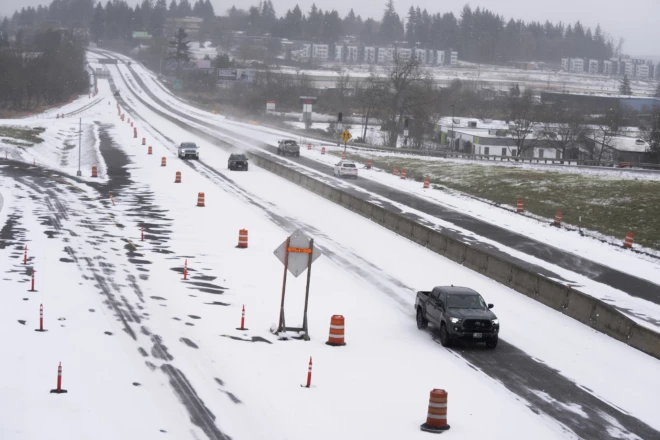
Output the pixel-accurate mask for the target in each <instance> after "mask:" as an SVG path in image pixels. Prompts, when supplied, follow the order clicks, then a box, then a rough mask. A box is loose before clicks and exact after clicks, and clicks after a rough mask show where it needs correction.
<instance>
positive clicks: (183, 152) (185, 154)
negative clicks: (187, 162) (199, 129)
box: [178, 142, 199, 160]
mask: <svg viewBox="0 0 660 440" xmlns="http://www.w3.org/2000/svg"><path fill="white" fill-rule="evenodd" d="M178 153H179V157H180V158H181V159H188V158H189V157H192V158H193V159H197V160H199V147H198V146H197V144H195V143H194V142H181V145H179V150H178Z"/></svg>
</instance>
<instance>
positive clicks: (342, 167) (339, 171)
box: [334, 160, 358, 179]
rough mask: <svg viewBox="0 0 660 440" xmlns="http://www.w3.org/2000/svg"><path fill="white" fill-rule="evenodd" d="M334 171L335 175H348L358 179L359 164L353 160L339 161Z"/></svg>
mask: <svg viewBox="0 0 660 440" xmlns="http://www.w3.org/2000/svg"><path fill="white" fill-rule="evenodd" d="M334 173H335V176H338V177H344V176H348V177H352V178H354V179H357V177H358V170H357V166H356V165H355V162H353V161H352V160H342V161H341V162H339V163H338V164H337V165H335V169H334Z"/></svg>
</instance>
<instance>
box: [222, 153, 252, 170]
mask: <svg viewBox="0 0 660 440" xmlns="http://www.w3.org/2000/svg"><path fill="white" fill-rule="evenodd" d="M227 167H228V168H229V169H230V170H232V171H236V170H245V171H247V170H248V158H247V156H246V155H245V154H242V153H233V154H230V155H229V160H228V161H227Z"/></svg>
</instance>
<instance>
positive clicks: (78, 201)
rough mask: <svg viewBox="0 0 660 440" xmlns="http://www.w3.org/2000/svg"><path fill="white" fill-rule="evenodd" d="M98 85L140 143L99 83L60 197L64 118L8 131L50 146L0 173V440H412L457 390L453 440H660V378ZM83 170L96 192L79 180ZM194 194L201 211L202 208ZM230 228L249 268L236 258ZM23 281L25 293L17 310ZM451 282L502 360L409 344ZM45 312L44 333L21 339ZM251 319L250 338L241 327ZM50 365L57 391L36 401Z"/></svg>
mask: <svg viewBox="0 0 660 440" xmlns="http://www.w3.org/2000/svg"><path fill="white" fill-rule="evenodd" d="M136 69H137V70H138V72H140V75H141V77H142V78H144V79H145V81H147V80H148V81H151V80H150V79H149V78H150V76H149V74H148V72H146V71H144V70H142V69H141V68H139V67H138V68H136ZM111 74H112V76H113V81H114V84H115V85H116V86H117V87H119V88H120V90H121V92H122V97H123V99H124V100H125V102H123V103H122V106H121V110H122V112H126V114H127V116H128V117H130V118H131V120H132V121H134V122H136V126H137V130H138V137H137V138H134V137H133V135H132V128H130V126H129V125H128V123H127V122H121V121H120V120H119V118H118V116H117V107H116V103H115V100H114V99H113V98H112V95H111V93H110V89H109V85H108V84H107V83H106V82H105V81H101V82H100V83H99V93H100V95H99V96H101V97H102V98H103V102H102V103H100V104H98V105H95V106H94V107H92V108H90V109H88V110H86V111H85V112H84V113H82V114H81V115H80V117H81V118H82V123H83V136H82V149H81V163H82V165H81V169H82V171H83V178H81V179H77V178H74V177H70V176H71V175H72V174H73V175H75V170H77V162H76V163H75V165H74V164H73V163H74V162H75V160H74V159H77V156H76V155H75V149H67V148H65V147H64V146H65V145H67V144H71V143H73V142H74V137H75V140H77V136H74V134H73V132H75V130H77V119H76V120H71V118H65V119H60V120H58V119H54V118H52V117H51V118H50V119H49V120H48V121H47V122H46V123H44V121H43V120H41V121H36V120H29V119H28V120H23V121H20V125H23V126H32V124H35V126H36V124H37V123H39V124H41V125H40V126H42V127H44V128H46V131H45V132H44V133H43V136H42V137H43V138H44V142H43V143H40V144H37V145H35V146H33V147H30V148H27V147H26V148H24V149H23V148H15V147H11V148H9V147H8V148H9V149H8V150H7V153H8V157H10V158H11V159H13V160H12V161H5V160H4V155H2V156H1V158H0V194H1V195H2V199H1V200H3V202H0V203H1V204H2V207H1V208H0V227H2V230H3V233H2V235H1V236H0V244H1V246H0V265H1V266H0V267H2V268H3V276H2V278H0V290H1V291H3V292H9V293H10V294H8V295H3V296H2V298H1V299H0V315H1V316H2V318H3V319H2V321H0V322H1V324H0V326H2V327H0V328H1V331H2V332H3V334H6V335H11V339H8V340H7V341H6V342H5V344H4V352H3V354H4V356H3V365H4V366H5V370H4V374H3V376H2V378H0V390H1V391H2V392H3V395H5V396H12V397H11V405H3V411H2V413H0V438H2V439H3V440H4V439H37V438H44V437H52V436H53V433H57V434H58V435H59V434H62V435H65V434H66V438H70V439H81V440H82V439H89V438H92V437H93V438H98V439H106V438H107V439H117V438H140V439H151V438H161V439H162V438H174V439H177V440H179V439H204V438H208V439H211V440H215V439H226V438H229V437H231V438H232V439H239V440H240V439H261V438H273V439H290V440H291V439H301V440H302V439H309V438H314V439H330V438H337V437H343V438H351V439H352V438H355V439H358V438H382V439H400V438H406V439H408V438H411V439H412V438H423V437H427V436H428V435H427V434H424V433H422V432H421V431H420V430H419V425H420V424H421V423H423V422H424V421H425V417H426V411H427V404H428V393H429V391H430V390H431V389H432V388H445V389H447V390H448V392H449V409H448V414H449V416H448V422H449V424H450V425H451V426H452V428H451V430H450V431H449V432H447V433H445V436H450V437H452V438H462V439H467V438H483V437H491V438H504V437H506V438H514V439H526V438H530V437H534V438H537V439H559V438H580V437H581V438H604V439H609V438H630V439H635V438H642V439H646V438H656V437H655V436H657V435H658V434H659V432H658V431H659V430H660V422H659V420H658V418H657V417H656V413H657V411H655V409H654V406H653V405H652V400H651V399H652V396H655V395H656V394H658V393H660V378H659V377H658V375H657V374H656V373H657V371H658V368H660V361H658V360H656V359H653V358H651V357H649V356H646V355H644V354H642V353H640V352H638V351H636V350H634V349H632V348H630V347H628V346H626V345H625V344H622V343H619V342H617V341H615V340H613V339H611V338H609V337H607V336H605V335H603V334H600V333H597V332H595V331H593V330H591V329H589V328H587V327H585V326H583V325H582V324H580V323H578V322H576V321H574V320H572V319H570V318H567V317H565V316H563V315H561V314H559V313H557V312H555V311H553V310H551V309H549V308H547V307H545V306H543V305H541V304H539V303H537V302H535V301H533V300H531V299H529V298H527V297H525V296H523V295H520V294H518V293H516V292H514V291H512V290H510V289H508V288H506V287H504V286H502V285H500V284H498V283H496V282H494V281H492V280H490V279H488V278H486V277H484V276H482V275H479V274H476V273H474V272H471V271H469V270H467V269H466V268H464V267H462V266H460V265H458V264H456V263H453V262H451V261H449V260H447V259H444V258H442V257H440V256H438V255H437V254H434V253H432V252H430V251H428V250H426V249H424V248H422V247H420V246H418V245H416V244H414V243H411V242H410V241H408V240H405V239H403V238H401V237H398V236H396V235H395V234H393V233H391V232H389V231H387V230H385V229H383V228H380V227H377V226H375V225H374V224H373V223H372V222H370V221H368V220H365V219H363V218H362V217H360V216H357V215H355V214H353V213H351V212H349V211H347V210H344V209H342V208H340V207H338V206H336V205H335V204H333V203H331V202H329V201H326V200H324V199H322V198H319V197H317V196H315V195H313V194H311V193H309V192H308V191H305V190H303V189H301V188H299V187H297V186H296V185H294V184H292V183H290V182H288V181H285V180H283V179H280V178H278V177H276V176H274V175H272V174H271V173H268V172H266V171H264V170H261V169H259V168H258V167H255V166H254V165H251V167H250V171H249V172H247V173H239V172H229V171H228V170H227V169H226V164H227V157H228V155H229V152H228V151H227V150H225V149H221V148H218V147H217V146H215V145H213V144H212V143H209V142H208V141H206V140H205V139H201V138H198V137H197V136H195V135H192V134H190V133H188V132H186V131H185V130H184V129H183V128H180V127H178V126H175V125H173V124H171V123H169V122H168V121H166V120H165V119H163V118H162V117H161V116H160V115H159V114H157V113H154V112H152V111H151V110H149V109H148V108H147V107H146V106H145V105H144V102H150V99H149V98H148V97H146V96H145V94H144V93H141V91H140V90H138V88H137V86H136V84H134V83H130V82H128V83H126V82H124V80H123V79H122V78H127V77H128V75H129V72H128V69H127V68H126V67H125V66H120V67H118V68H115V67H111ZM129 84H130V85H129ZM149 84H151V83H149ZM152 90H153V91H154V92H155V93H157V94H158V95H159V96H161V97H162V99H163V100H167V101H170V102H175V103H176V105H177V106H179V108H186V105H185V104H184V103H182V102H180V101H175V98H173V97H172V96H170V95H167V94H166V93H165V92H164V91H162V89H160V88H159V87H158V86H157V85H155V84H153V88H152ZM88 101H89V99H88V98H87V97H83V98H81V99H79V100H78V101H75V102H74V103H72V104H70V108H69V109H67V110H66V111H67V112H73V111H75V108H76V106H77V107H78V108H83V106H84V105H86V103H88ZM151 104H153V105H157V103H155V102H151ZM163 111H165V112H167V110H166V109H163ZM190 112H191V113H193V112H199V111H198V110H194V109H192V108H191V109H190ZM208 117H209V118H212V120H214V121H216V122H217V123H218V124H223V127H228V128H231V129H234V130H238V131H240V132H241V133H243V132H245V133H249V132H250V128H253V130H254V131H252V132H251V133H252V135H253V136H255V138H257V139H260V140H263V141H265V142H270V141H271V139H272V138H273V137H275V136H276V135H277V134H269V135H265V134H264V132H263V131H259V130H257V129H256V128H254V127H250V126H247V125H245V126H242V125H240V124H237V123H234V122H229V121H226V122H225V121H224V119H223V118H221V117H213V116H211V115H208ZM2 122H3V123H6V124H9V123H11V124H16V121H11V122H9V121H2ZM142 137H145V138H146V140H147V145H148V146H152V147H153V150H154V151H153V154H152V155H148V154H147V151H146V150H147V146H142V145H141V142H140V141H141V138H142ZM184 140H185V141H194V142H197V143H198V145H200V146H201V150H200V151H201V152H202V161H201V162H191V163H188V162H186V163H184V162H183V161H180V160H179V159H177V157H176V154H175V148H174V146H175V145H176V144H178V143H179V142H181V141H184ZM2 148H5V146H4V145H3V146H2ZM304 154H317V155H319V156H320V154H318V152H316V151H312V152H310V153H307V152H306V151H305V153H304ZM162 157H165V158H166V166H165V167H163V166H161V158H162ZM319 160H326V159H325V158H322V159H319ZM33 163H34V164H36V166H32V164H33ZM94 165H96V166H98V167H99V169H100V170H101V171H100V175H101V177H100V178H97V179H93V178H91V177H89V176H90V168H91V166H94ZM176 171H181V172H182V183H181V184H175V183H174V174H175V172H176ZM374 174H375V173H374ZM200 191H202V192H204V193H205V200H206V207H204V208H198V207H196V206H195V204H196V202H197V194H198V192H200ZM110 194H113V197H112V199H111V198H110V197H109V195H110ZM470 209H476V208H475V207H470ZM143 225H144V226H145V238H144V241H141V239H140V238H141V237H140V229H141V227H142V226H143ZM242 228H245V229H248V230H249V247H248V249H246V250H240V249H237V248H236V244H237V240H238V230H239V229H242ZM295 229H302V230H303V231H305V232H306V233H307V234H309V235H310V236H312V237H313V238H314V239H315V242H316V243H317V244H318V246H319V247H320V249H321V251H322V252H323V256H322V257H321V258H320V259H319V260H317V261H316V263H315V264H314V267H313V273H312V282H311V294H310V308H309V326H310V336H311V341H309V342H304V341H299V340H287V341H282V340H278V339H277V338H276V337H275V336H273V335H272V334H271V333H270V332H269V329H270V327H271V325H272V324H273V323H275V322H276V321H277V316H278V310H279V304H280V291H281V281H282V265H281V264H280V262H279V261H278V260H277V259H276V258H275V257H274V256H273V253H272V252H273V250H274V249H275V248H276V247H277V246H279V245H280V244H281V242H282V241H283V240H284V239H285V238H286V236H287V235H288V234H289V233H291V232H293V231H294V230H295ZM25 244H27V246H28V258H29V259H28V264H27V265H23V264H22V257H23V249H24V245H25ZM186 260H187V264H188V278H189V279H188V280H186V281H184V280H183V279H182V278H183V273H182V272H183V266H184V262H185V261H186ZM31 268H35V269H36V292H27V290H28V289H29V280H30V273H31V270H30V269H31ZM304 282H305V279H304V277H300V278H293V277H291V276H289V278H288V282H287V306H286V313H287V319H288V321H289V324H290V325H298V324H300V319H301V311H302V293H303V291H304ZM443 284H457V285H469V286H470V287H472V288H474V289H476V290H478V291H480V292H482V294H483V295H484V296H485V298H486V300H487V301H488V302H492V303H494V304H495V306H496V307H495V309H494V311H495V312H496V313H497V314H498V317H499V318H500V321H501V322H502V334H501V338H502V339H501V344H500V346H499V347H498V348H497V349H496V350H495V351H490V350H485V349H480V348H476V347H467V348H457V349H454V350H447V349H444V348H442V347H441V346H440V345H439V344H438V343H437V342H436V341H435V339H434V335H433V333H426V332H420V331H418V330H417V329H416V327H415V322H414V313H413V305H414V295H415V291H416V290H420V289H428V288H430V287H432V286H434V285H443ZM39 304H43V305H44V310H45V327H46V329H47V330H48V332H46V333H39V332H35V331H34V329H35V328H36V326H38V311H39V308H38V307H39ZM243 305H245V308H246V311H247V316H246V327H247V328H248V329H249V330H245V331H241V330H237V329H236V327H238V326H239V323H240V316H241V308H242V306H243ZM333 314H342V315H344V316H345V318H346V338H347V339H346V342H347V345H346V346H345V347H330V346H327V345H325V341H326V338H327V334H328V326H329V322H330V316H331V315H333ZM530 329H533V331H530ZM310 356H311V357H312V358H313V362H314V364H313V367H314V369H313V377H312V385H313V387H312V388H311V389H307V388H303V387H301V386H300V385H301V384H304V382H305V379H306V374H307V366H308V362H309V358H310ZM59 362H62V365H63V367H64V376H63V388H65V389H67V390H68V393H67V394H63V395H56V394H49V393H48V391H49V390H50V389H52V388H54V387H55V379H56V369H57V365H58V363H59ZM512 362H515V365H516V368H515V369H512V368H511V365H512ZM471 367H472V368H471ZM631 370H634V374H630V371H631ZM612 384H616V386H612ZM383 418H385V419H386V420H387V423H378V422H376V421H377V420H380V419H383ZM257 419H258V420H259V421H260V423H254V420H257ZM34 420H39V421H42V422H43V423H34ZM108 422H113V423H108ZM512 427H515V428H514V429H512Z"/></svg>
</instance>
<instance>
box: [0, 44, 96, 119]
mask: <svg viewBox="0 0 660 440" xmlns="http://www.w3.org/2000/svg"><path fill="white" fill-rule="evenodd" d="M0 45H1V46H2V47H0V107H2V108H7V109H11V110H29V109H32V108H35V107H37V106H39V105H41V104H42V103H46V104H55V103H59V102H63V101H66V100H67V99H68V98H70V97H71V95H74V94H78V93H86V92H87V91H88V90H89V76H88V74H87V72H86V71H85V52H84V47H83V45H82V42H81V41H80V40H79V39H78V38H76V37H74V36H73V35H72V33H70V32H64V31H47V32H44V33H39V34H36V35H35V36H34V39H33V40H31V41H24V42H23V45H24V47H22V48H18V47H15V46H11V45H9V44H8V42H6V41H4V40H3V41H2V43H0Z"/></svg>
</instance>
